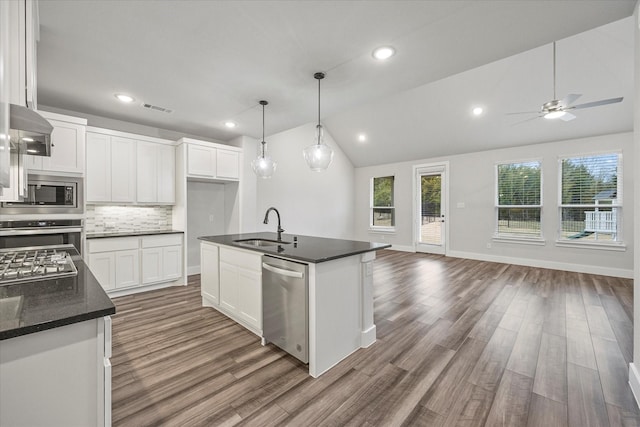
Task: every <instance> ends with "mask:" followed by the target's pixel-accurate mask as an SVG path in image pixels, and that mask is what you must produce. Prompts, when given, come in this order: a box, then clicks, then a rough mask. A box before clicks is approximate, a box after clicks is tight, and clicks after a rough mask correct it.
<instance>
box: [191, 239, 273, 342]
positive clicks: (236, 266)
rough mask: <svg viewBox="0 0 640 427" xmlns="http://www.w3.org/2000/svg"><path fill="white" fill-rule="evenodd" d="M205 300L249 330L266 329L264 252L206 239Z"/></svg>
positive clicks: (202, 254)
mask: <svg viewBox="0 0 640 427" xmlns="http://www.w3.org/2000/svg"><path fill="white" fill-rule="evenodd" d="M200 257H201V264H200V266H201V277H200V281H201V286H202V288H201V292H202V297H203V302H205V303H208V304H206V305H210V306H212V307H214V308H216V309H218V310H220V311H221V312H223V313H224V314H226V315H227V316H229V317H230V318H232V319H233V320H235V321H237V322H238V323H240V324H242V325H243V326H245V327H247V328H248V329H249V330H251V331H253V332H255V333H257V334H261V333H262V255H261V254H259V253H257V252H253V251H244V250H239V249H232V248H229V247H226V246H220V247H218V246H216V245H213V244H209V243H205V242H203V243H202V244H201V245H200Z"/></svg>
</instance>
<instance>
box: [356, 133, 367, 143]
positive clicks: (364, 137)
mask: <svg viewBox="0 0 640 427" xmlns="http://www.w3.org/2000/svg"><path fill="white" fill-rule="evenodd" d="M366 140H367V135H365V134H364V133H361V134H359V135H358V141H360V142H365V141H366Z"/></svg>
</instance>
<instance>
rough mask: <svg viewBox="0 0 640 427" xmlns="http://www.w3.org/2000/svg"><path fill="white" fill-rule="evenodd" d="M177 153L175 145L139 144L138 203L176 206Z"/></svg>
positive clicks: (139, 142) (137, 170) (137, 171)
mask: <svg viewBox="0 0 640 427" xmlns="http://www.w3.org/2000/svg"><path fill="white" fill-rule="evenodd" d="M175 168H176V152H175V147H174V146H173V145H164V144H156V143H152V142H144V141H138V142H137V167H136V173H137V188H138V191H137V198H136V200H137V201H138V203H157V204H165V203H166V204H174V203H175V201H176V180H175V176H176V172H175Z"/></svg>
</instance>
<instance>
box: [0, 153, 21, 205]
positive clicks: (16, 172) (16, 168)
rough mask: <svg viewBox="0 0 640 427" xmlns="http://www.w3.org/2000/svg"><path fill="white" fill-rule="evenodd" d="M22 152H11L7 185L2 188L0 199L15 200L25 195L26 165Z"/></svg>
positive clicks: (5, 200)
mask: <svg viewBox="0 0 640 427" xmlns="http://www.w3.org/2000/svg"><path fill="white" fill-rule="evenodd" d="M26 158H27V156H25V155H24V154H16V153H11V167H10V168H9V187H8V188H3V189H2V195H0V201H3V202H17V201H20V200H22V199H23V198H24V197H26V195H27V172H28V169H27V166H26Z"/></svg>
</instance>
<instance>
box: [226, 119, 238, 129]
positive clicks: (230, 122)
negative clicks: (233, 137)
mask: <svg viewBox="0 0 640 427" xmlns="http://www.w3.org/2000/svg"><path fill="white" fill-rule="evenodd" d="M224 126H225V127H228V128H229V129H233V128H234V127H236V126H238V124H237V123H236V122H232V121H231V120H228V121H226V122H224Z"/></svg>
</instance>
